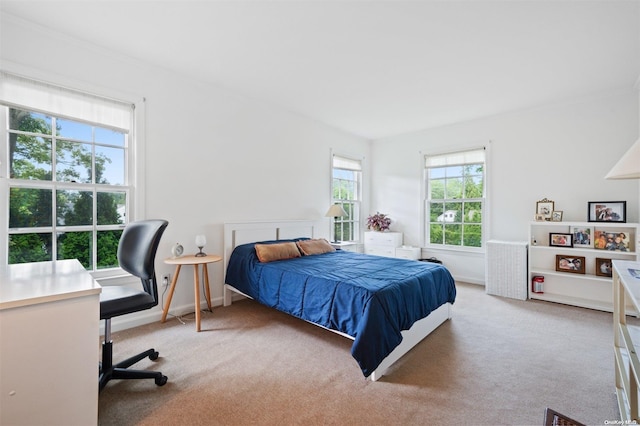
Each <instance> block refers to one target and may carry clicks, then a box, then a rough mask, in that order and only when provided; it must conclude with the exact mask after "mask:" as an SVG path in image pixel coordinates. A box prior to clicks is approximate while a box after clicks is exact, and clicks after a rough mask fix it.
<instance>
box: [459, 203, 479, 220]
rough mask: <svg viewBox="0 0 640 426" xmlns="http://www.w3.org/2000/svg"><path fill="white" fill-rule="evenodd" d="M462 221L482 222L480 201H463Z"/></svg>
mask: <svg viewBox="0 0 640 426" xmlns="http://www.w3.org/2000/svg"><path fill="white" fill-rule="evenodd" d="M463 222H466V223H481V222H482V203H481V202H473V203H464V216H463Z"/></svg>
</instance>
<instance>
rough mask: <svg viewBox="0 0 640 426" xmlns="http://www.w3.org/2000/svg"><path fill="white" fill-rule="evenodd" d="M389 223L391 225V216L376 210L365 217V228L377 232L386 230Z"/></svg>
mask: <svg viewBox="0 0 640 426" xmlns="http://www.w3.org/2000/svg"><path fill="white" fill-rule="evenodd" d="M389 225H391V218H389V216H387V215H386V214H383V213H380V212H376V214H372V215H371V216H369V217H368V218H367V229H373V230H374V231H378V232H382V231H388V230H389Z"/></svg>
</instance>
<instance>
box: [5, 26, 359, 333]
mask: <svg viewBox="0 0 640 426" xmlns="http://www.w3.org/2000/svg"><path fill="white" fill-rule="evenodd" d="M0 24H1V25H0V28H1V33H0V39H1V44H0V60H1V61H2V62H1V63H0V67H2V68H3V69H5V70H8V71H13V72H18V73H21V74H26V75H29V76H31V77H35V78H46V79H47V80H48V81H50V82H53V83H57V84H63V85H71V86H72V87H76V88H81V89H85V90H92V91H95V92H98V93H100V94H107V95H109V94H113V96H119V95H120V94H123V93H124V94H131V95H132V96H133V97H134V98H140V99H141V98H143V97H144V98H146V102H145V114H146V120H145V126H146V148H145V151H144V152H142V155H143V157H144V160H145V169H144V172H145V179H146V188H145V200H146V202H145V208H146V217H147V218H165V219H167V220H168V221H169V227H168V228H167V231H166V232H165V234H164V237H163V239H162V242H161V244H160V248H159V251H158V260H159V261H158V262H157V272H158V274H160V275H161V274H164V273H169V272H171V273H173V268H172V267H169V266H167V265H164V264H163V263H162V262H161V261H160V260H161V259H162V258H165V257H168V256H169V255H170V247H171V246H172V245H173V244H175V243H176V242H180V243H182V244H183V245H184V247H185V251H186V252H195V251H196V247H195V243H194V237H195V235H196V234H198V233H204V234H205V235H206V236H207V240H208V243H207V246H206V247H205V251H206V252H208V253H212V254H220V255H222V249H223V244H222V238H223V223H224V222H225V221H238V220H271V219H274V220H277V219H318V220H320V221H321V222H322V223H324V224H325V225H326V226H325V227H324V228H323V229H322V230H321V232H323V234H324V235H320V236H325V237H329V232H330V231H329V229H330V222H329V219H328V218H324V217H323V216H324V214H325V212H326V210H327V209H328V207H329V205H330V201H331V198H330V197H331V194H330V181H331V169H330V164H331V163H330V153H331V150H332V149H334V150H335V151H338V152H348V153H351V154H352V155H358V156H361V157H366V156H368V153H369V142H367V141H365V140H363V139H361V138H357V137H354V136H351V135H348V134H345V133H343V132H340V131H338V130H335V129H333V128H330V127H328V126H326V125H323V124H320V123H318V122H316V121H313V120H310V119H308V118H305V117H302V116H299V115H296V114H292V113H289V112H287V111H284V110H282V109H280V108H277V107H275V106H273V105H269V104H266V103H263V102H260V101H256V100H252V99H248V98H247V97H244V96H242V95H240V94H237V93H231V92H229V91H228V90H224V89H222V88H219V87H213V86H210V85H205V84H201V83H199V82H197V81H192V80H190V79H188V78H185V77H182V76H179V75H175V74H172V73H170V72H167V71H165V70H163V69H160V68H157V67H151V66H147V65H145V64H141V63H139V62H138V61H136V60H133V59H131V58H126V57H121V56H118V55H115V54H112V53H109V52H105V51H103V50H101V49H99V48H96V47H95V46H90V45H87V44H85V43H84V42H81V41H78V40H73V39H69V38H67V37H65V36H62V35H60V34H56V33H51V32H49V31H47V30H44V29H42V28H40V27H36V26H33V25H31V24H29V23H26V22H23V21H18V20H15V18H9V17H7V16H3V17H2V21H1V22H0ZM34 52H35V53H34ZM256 72H259V70H256ZM134 100H135V99H134ZM365 191H366V188H365ZM365 208H367V206H365ZM192 269H193V268H186V267H185V268H183V269H182V271H181V274H180V283H179V284H180V285H179V287H178V291H177V293H176V295H175V296H174V298H173V303H172V307H174V306H175V307H178V308H180V307H184V308H185V309H189V308H190V309H191V310H193V284H192V282H193V272H192ZM222 270H223V268H222V265H221V263H217V264H214V265H210V268H209V272H210V280H211V286H212V297H213V298H215V299H216V301H218V302H219V301H220V298H221V296H222V283H223V276H222V274H223V272H222ZM159 314H160V307H157V308H155V309H154V310H153V311H152V312H150V313H145V315H146V317H144V318H146V319H143V320H151V319H153V320H156V319H158V318H159V316H160V315H159ZM141 318H142V317H141ZM116 328H117V324H116V322H115V321H114V329H116Z"/></svg>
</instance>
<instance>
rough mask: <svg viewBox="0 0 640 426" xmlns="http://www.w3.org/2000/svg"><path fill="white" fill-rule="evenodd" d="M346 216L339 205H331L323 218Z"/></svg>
mask: <svg viewBox="0 0 640 426" xmlns="http://www.w3.org/2000/svg"><path fill="white" fill-rule="evenodd" d="M346 215H347V212H345V211H344V209H343V208H342V206H341V205H340V204H334V205H332V206H331V207H329V210H327V214H325V216H327V217H340V216H346Z"/></svg>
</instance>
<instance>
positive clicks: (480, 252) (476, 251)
mask: <svg viewBox="0 0 640 426" xmlns="http://www.w3.org/2000/svg"><path fill="white" fill-rule="evenodd" d="M423 248H424V249H425V250H429V251H440V252H456V253H465V254H471V255H477V256H484V254H485V249H484V247H457V246H443V245H433V244H430V245H426V246H425V247H423Z"/></svg>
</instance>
